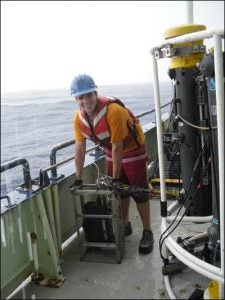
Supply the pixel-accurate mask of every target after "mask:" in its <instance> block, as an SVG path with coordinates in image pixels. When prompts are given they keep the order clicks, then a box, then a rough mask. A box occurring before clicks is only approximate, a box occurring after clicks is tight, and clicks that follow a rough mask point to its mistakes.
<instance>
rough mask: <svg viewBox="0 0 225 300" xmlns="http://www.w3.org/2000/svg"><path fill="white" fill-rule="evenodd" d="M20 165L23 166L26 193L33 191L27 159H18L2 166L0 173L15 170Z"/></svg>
mask: <svg viewBox="0 0 225 300" xmlns="http://www.w3.org/2000/svg"><path fill="white" fill-rule="evenodd" d="M19 165H22V166H23V178H24V191H26V190H27V191H30V190H32V183H31V176H30V166H29V163H28V161H27V160H26V159H25V158H16V159H13V160H11V161H8V162H6V163H4V164H2V165H1V170H0V173H2V172H5V171H7V170H10V169H12V168H15V167H17V166H19Z"/></svg>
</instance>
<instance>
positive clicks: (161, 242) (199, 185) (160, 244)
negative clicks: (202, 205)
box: [159, 156, 211, 261]
mask: <svg viewBox="0 0 225 300" xmlns="http://www.w3.org/2000/svg"><path fill="white" fill-rule="evenodd" d="M210 162H211V156H210V157H209V159H208V163H207V166H206V168H205V170H204V172H203V174H202V177H201V180H200V182H199V184H198V185H197V188H196V191H195V193H194V195H193V197H192V199H191V201H190V203H189V204H188V206H187V207H186V209H185V211H184V213H183V215H182V216H181V218H180V220H179V221H178V222H177V224H176V225H175V226H174V228H173V229H172V230H171V231H170V232H169V233H168V234H167V235H166V236H165V237H164V238H163V239H162V241H161V238H162V236H163V235H164V234H165V232H166V231H168V229H169V228H170V227H171V226H168V228H167V229H166V230H165V231H164V232H163V233H162V235H161V236H160V242H159V247H160V256H161V258H162V259H163V261H165V258H164V257H163V255H162V245H163V243H164V240H165V239H166V238H167V237H168V236H169V235H170V234H171V233H172V232H173V231H174V230H175V229H176V228H177V227H178V225H179V224H180V223H181V221H182V220H183V218H184V216H185V214H186V212H187V210H188V208H189V206H190V205H191V203H192V202H193V201H194V199H195V197H196V195H197V193H198V191H199V189H200V187H201V186H202V182H203V179H204V177H205V174H206V171H207V170H208V167H209V164H210ZM186 199H187V197H186ZM186 199H185V201H186ZM176 218H177V216H176ZM176 218H175V219H174V221H175V220H176ZM174 221H173V222H172V223H174ZM172 223H171V224H172ZM171 224H170V225H171Z"/></svg>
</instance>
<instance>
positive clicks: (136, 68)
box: [1, 1, 224, 93]
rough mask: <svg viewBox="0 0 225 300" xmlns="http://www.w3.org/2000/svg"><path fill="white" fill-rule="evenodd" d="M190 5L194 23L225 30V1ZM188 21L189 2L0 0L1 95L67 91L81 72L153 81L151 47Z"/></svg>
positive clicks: (164, 64) (105, 78)
mask: <svg viewBox="0 0 225 300" xmlns="http://www.w3.org/2000/svg"><path fill="white" fill-rule="evenodd" d="M193 8H194V24H203V25H206V27H207V29H208V30H210V29H215V28H224V1H193ZM186 23H187V15H186V1H1V93H7V92H15V91H23V90H24V91H25V90H40V89H61V88H66V89H69V87H70V83H71V81H72V79H73V77H74V76H75V75H77V74H81V73H86V74H89V75H91V76H92V77H93V78H94V80H95V82H96V84H97V85H98V86H102V85H116V84H127V83H147V82H150V83H151V82H152V80H153V74H152V66H151V55H150V49H151V48H153V47H155V46H157V45H160V44H161V43H162V42H164V32H165V30H167V29H168V28H171V27H176V26H180V25H183V24H186ZM208 42H209V41H208V40H207V41H206V43H205V44H206V46H207V43H208ZM168 64H169V62H168V59H162V60H160V62H159V78H160V80H161V81H168V80H169V78H168V75H167V69H168Z"/></svg>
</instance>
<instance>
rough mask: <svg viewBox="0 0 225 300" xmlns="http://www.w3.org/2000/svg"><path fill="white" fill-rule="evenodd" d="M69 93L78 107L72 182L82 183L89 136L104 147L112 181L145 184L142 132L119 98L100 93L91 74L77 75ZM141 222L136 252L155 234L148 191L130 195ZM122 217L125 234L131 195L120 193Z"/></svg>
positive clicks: (144, 249)
mask: <svg viewBox="0 0 225 300" xmlns="http://www.w3.org/2000/svg"><path fill="white" fill-rule="evenodd" d="M71 95H72V96H74V97H75V99H76V101H77V103H78V105H79V111H77V112H75V115H74V132H75V140H76V143H75V167H76V181H75V184H76V183H77V184H79V183H80V184H81V183H82V169H83V165H84V160H85V151H86V139H91V140H92V141H94V142H95V143H97V144H99V145H100V146H101V147H103V148H104V151H105V153H106V164H107V170H108V175H109V176H111V177H112V182H113V184H116V183H118V182H122V183H123V184H129V185H133V186H139V187H142V188H148V183H147V171H146V162H147V155H146V152H145V147H144V138H145V137H144V133H143V130H142V128H141V125H140V124H139V122H138V120H137V119H136V118H134V116H133V114H132V113H131V112H129V110H127V109H126V108H125V107H123V106H121V105H120V104H118V101H119V100H118V101H111V100H112V99H111V100H110V99H109V98H107V97H100V96H98V93H97V86H96V84H95V82H94V80H93V78H92V77H90V76H89V75H86V74H82V75H78V76H76V77H75V78H74V79H73V81H72V83H71ZM132 198H133V199H134V200H135V202H136V206H137V209H138V212H139V215H140V218H141V221H142V224H143V234H142V238H141V241H140V244H139V252H140V253H141V254H147V253H149V252H151V251H152V249H153V244H154V238H153V233H152V231H151V225H150V204H149V194H141V196H140V195H137V194H136V195H133V196H132ZM121 199H122V201H121V202H122V218H123V222H124V229H125V235H129V234H131V233H132V227H131V223H130V221H129V205H130V197H129V196H128V195H125V196H122V197H121Z"/></svg>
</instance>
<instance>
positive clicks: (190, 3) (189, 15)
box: [186, 1, 194, 23]
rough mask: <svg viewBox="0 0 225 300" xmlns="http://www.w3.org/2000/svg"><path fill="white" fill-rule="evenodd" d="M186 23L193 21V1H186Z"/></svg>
mask: <svg viewBox="0 0 225 300" xmlns="http://www.w3.org/2000/svg"><path fill="white" fill-rule="evenodd" d="M186 12H187V16H186V17H187V23H193V19H194V18H193V1H186Z"/></svg>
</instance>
